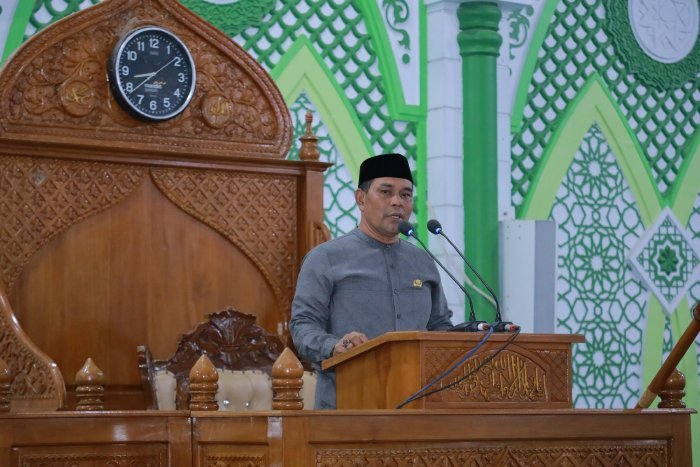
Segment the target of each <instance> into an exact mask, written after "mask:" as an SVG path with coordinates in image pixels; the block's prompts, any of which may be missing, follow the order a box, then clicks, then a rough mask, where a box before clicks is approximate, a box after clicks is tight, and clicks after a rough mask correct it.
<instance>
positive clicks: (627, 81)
mask: <svg viewBox="0 0 700 467" xmlns="http://www.w3.org/2000/svg"><path fill="white" fill-rule="evenodd" d="M609 1H610V0H584V1H581V0H561V1H559V2H558V3H557V7H556V11H555V12H554V15H553V16H552V20H551V22H550V25H549V29H548V31H547V33H546V35H545V39H544V42H543V43H542V47H541V49H540V50H539V54H538V59H537V63H536V65H535V69H534V73H533V76H532V79H531V81H530V87H529V90H528V96H527V104H526V105H525V107H524V109H523V121H522V126H521V128H520V129H518V130H517V131H516V132H514V134H513V138H512V141H511V147H512V155H511V157H512V159H511V179H512V193H511V195H512V198H511V200H512V204H513V205H514V206H516V207H519V206H520V205H521V204H522V203H523V200H524V199H525V197H526V195H527V193H528V190H529V189H530V185H531V183H532V180H533V178H534V176H535V174H536V173H537V171H538V169H539V168H540V167H539V166H540V161H541V157H542V154H543V152H544V150H545V148H546V146H547V144H548V142H549V140H550V138H551V136H552V132H553V131H554V130H555V128H556V124H557V121H558V120H557V117H558V116H559V115H560V114H561V113H562V112H563V111H564V109H566V108H567V106H568V105H569V104H570V103H571V102H572V101H573V100H574V98H575V97H576V96H577V94H578V93H579V91H580V90H581V88H582V87H583V85H584V84H585V83H586V80H587V79H588V78H589V77H590V76H591V75H593V74H594V73H598V74H599V75H600V76H601V78H602V79H603V81H604V82H605V84H606V85H607V87H608V88H609V89H610V92H611V94H612V96H613V98H614V100H615V102H616V103H617V104H618V105H619V108H620V111H621V113H622V115H623V117H624V118H625V119H626V120H627V122H628V123H629V127H630V128H631V130H632V131H633V133H634V134H635V135H636V138H637V140H638V142H639V144H640V146H641V149H642V152H643V154H644V157H645V158H646V160H647V162H648V164H649V167H650V169H651V173H652V175H653V177H654V179H655V180H656V183H657V184H658V187H659V191H660V193H662V194H663V195H664V196H666V195H668V193H669V191H670V190H671V188H672V187H673V183H674V181H675V180H676V177H677V175H678V172H679V170H680V167H681V164H682V162H683V160H684V157H685V156H684V152H683V151H682V150H681V149H682V148H684V146H685V145H686V144H687V143H688V141H689V140H690V138H691V137H692V136H693V135H694V133H695V132H696V131H697V128H698V125H700V86H698V78H697V75H696V77H695V79H691V80H688V81H686V82H685V83H683V84H682V85H680V86H678V87H677V88H675V89H672V90H658V89H653V88H650V87H647V86H645V85H644V84H643V83H641V82H640V81H639V79H637V77H636V76H635V75H634V74H633V73H632V72H630V71H628V69H627V67H626V65H625V64H624V63H623V62H621V61H620V59H619V57H618V56H617V51H616V49H615V47H614V44H613V43H612V41H611V39H610V37H609V36H608V34H607V32H606V30H605V28H604V25H605V24H606V23H605V21H606V9H605V5H607V4H608V3H609ZM621 1H624V0H621ZM625 3H626V1H625Z"/></svg>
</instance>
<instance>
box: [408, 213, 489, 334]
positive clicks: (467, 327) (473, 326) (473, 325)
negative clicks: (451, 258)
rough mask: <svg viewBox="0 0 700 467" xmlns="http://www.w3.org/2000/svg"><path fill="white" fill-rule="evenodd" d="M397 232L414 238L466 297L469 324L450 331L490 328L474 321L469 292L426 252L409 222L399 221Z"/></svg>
mask: <svg viewBox="0 0 700 467" xmlns="http://www.w3.org/2000/svg"><path fill="white" fill-rule="evenodd" d="M399 232H401V233H402V234H404V235H405V236H407V237H411V238H415V239H416V241H417V242H418V243H420V245H421V246H422V247H423V250H424V251H425V252H426V253H428V256H430V257H431V258H432V260H433V261H435V262H436V263H437V264H438V265H439V266H440V267H441V268H442V270H443V271H445V273H446V274H447V275H448V276H450V279H452V280H453V281H454V283H455V284H457V286H458V287H459V288H460V289H462V292H464V295H465V296H466V297H467V301H468V302H469V310H470V317H471V322H470V323H463V324H458V325H457V326H455V328H453V329H451V330H452V331H488V330H489V328H490V326H489V325H488V323H486V322H485V321H481V322H478V321H476V318H475V316H476V315H475V314H474V302H473V301H472V297H471V295H469V292H467V289H465V288H464V286H463V285H462V284H460V282H459V281H458V280H457V278H455V276H453V275H452V273H450V271H448V270H447V268H446V267H445V266H444V265H443V264H442V263H441V262H440V261H439V260H438V259H437V258H436V257H435V255H433V254H432V253H431V252H430V250H428V247H426V246H425V244H424V243H423V242H422V241H421V240H420V238H418V237H417V236H416V233H415V229H414V228H413V225H412V224H411V223H410V222H407V221H401V222H399Z"/></svg>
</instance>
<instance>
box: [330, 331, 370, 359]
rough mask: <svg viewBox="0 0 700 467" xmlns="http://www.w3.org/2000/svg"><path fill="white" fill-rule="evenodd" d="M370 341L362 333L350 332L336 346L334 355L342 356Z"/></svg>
mask: <svg viewBox="0 0 700 467" xmlns="http://www.w3.org/2000/svg"><path fill="white" fill-rule="evenodd" d="M368 340H369V339H367V336H365V335H364V334H362V333H361V332H356V331H353V332H349V333H347V334H345V335H344V336H343V337H341V338H340V340H339V341H338V342H337V343H336V344H335V347H333V355H334V356H335V355H340V354H341V353H344V352H347V351H348V350H350V349H352V348H353V347H357V346H358V345H362V344H364V343H365V342H367V341H368Z"/></svg>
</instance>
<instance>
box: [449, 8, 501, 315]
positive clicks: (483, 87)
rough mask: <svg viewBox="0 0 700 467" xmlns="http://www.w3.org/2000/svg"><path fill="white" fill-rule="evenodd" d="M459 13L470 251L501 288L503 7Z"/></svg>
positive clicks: (486, 309)
mask: <svg viewBox="0 0 700 467" xmlns="http://www.w3.org/2000/svg"><path fill="white" fill-rule="evenodd" d="M457 17H458V18H459V29H460V32H459V34H458V36H457V42H458V43H459V50H460V55H461V56H462V80H463V84H462V93H463V111H462V112H463V117H464V142H463V147H464V178H463V180H464V245H465V252H466V256H467V258H468V259H470V260H471V262H472V264H473V265H474V267H475V268H476V270H477V271H479V272H480V273H481V276H482V277H483V278H484V280H485V281H486V282H487V283H488V284H489V285H490V286H491V287H492V288H493V289H494V291H495V292H496V294H498V293H499V292H498V285H499V266H498V263H499V258H498V158H497V136H498V133H497V120H496V112H497V107H496V96H497V91H496V58H497V57H498V49H499V47H500V46H501V41H502V39H501V35H500V34H499V33H498V23H499V21H500V19H501V10H500V9H499V8H498V6H497V5H496V4H495V3H488V2H473V3H471V2H470V3H462V4H461V5H460V6H459V8H458V10H457ZM475 282H476V280H475ZM472 295H473V297H474V306H475V309H476V315H477V318H480V319H485V320H487V321H493V318H494V316H495V313H494V311H493V307H492V306H491V305H490V304H489V303H488V302H487V301H486V300H484V299H483V298H481V297H480V296H477V295H476V294H472Z"/></svg>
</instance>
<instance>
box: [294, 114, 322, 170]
mask: <svg viewBox="0 0 700 467" xmlns="http://www.w3.org/2000/svg"><path fill="white" fill-rule="evenodd" d="M312 121H313V115H312V114H311V111H308V110H307V111H306V132H305V133H304V134H303V135H302V136H300V137H299V141H301V149H300V150H299V159H301V160H303V161H317V160H319V158H320V157H321V154H320V153H319V152H318V145H317V142H318V137H317V136H316V135H314V133H313V131H312V129H311V122H312Z"/></svg>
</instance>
